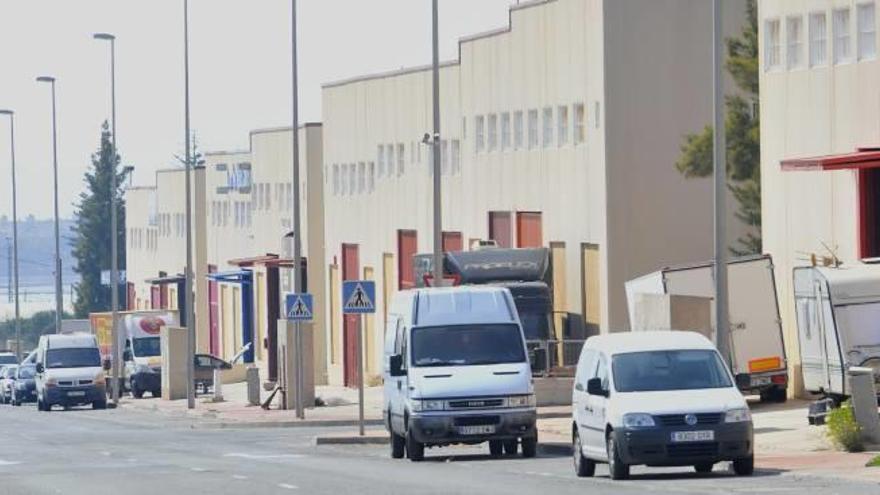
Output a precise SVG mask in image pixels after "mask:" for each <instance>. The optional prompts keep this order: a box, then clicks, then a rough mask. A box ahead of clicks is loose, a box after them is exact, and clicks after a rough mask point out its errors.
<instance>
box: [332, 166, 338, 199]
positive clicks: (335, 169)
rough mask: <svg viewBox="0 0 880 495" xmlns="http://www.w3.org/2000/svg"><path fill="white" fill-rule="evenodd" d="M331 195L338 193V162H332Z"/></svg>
mask: <svg viewBox="0 0 880 495" xmlns="http://www.w3.org/2000/svg"><path fill="white" fill-rule="evenodd" d="M333 195H334V196H338V195H339V164H338V163H334V164H333Z"/></svg>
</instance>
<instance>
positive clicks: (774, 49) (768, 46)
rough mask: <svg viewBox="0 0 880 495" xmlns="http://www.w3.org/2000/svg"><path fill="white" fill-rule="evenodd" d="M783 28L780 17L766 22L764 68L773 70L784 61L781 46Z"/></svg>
mask: <svg viewBox="0 0 880 495" xmlns="http://www.w3.org/2000/svg"><path fill="white" fill-rule="evenodd" d="M780 31H781V29H780V24H779V19H770V20H768V21H766V22H765V23H764V34H765V38H764V40H765V41H764V68H765V70H772V69H776V68H778V67H779V65H780V63H781V62H782V61H781V60H780V59H781V58H782V47H781V46H780V44H781V40H780V36H781V34H782V33H781V32H780Z"/></svg>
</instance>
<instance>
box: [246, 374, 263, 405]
mask: <svg viewBox="0 0 880 495" xmlns="http://www.w3.org/2000/svg"><path fill="white" fill-rule="evenodd" d="M247 396H248V404H250V405H252V406H259V405H260V369H259V368H257V367H256V366H254V367H251V368H248V369H247Z"/></svg>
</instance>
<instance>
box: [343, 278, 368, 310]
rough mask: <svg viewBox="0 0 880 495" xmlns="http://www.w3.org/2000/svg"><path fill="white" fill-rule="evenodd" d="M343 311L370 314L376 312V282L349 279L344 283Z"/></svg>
mask: <svg viewBox="0 0 880 495" xmlns="http://www.w3.org/2000/svg"><path fill="white" fill-rule="evenodd" d="M342 301H343V303H342V312H343V313H344V314H349V315H351V314H370V313H375V312H376V303H375V301H376V283H375V282H373V281H372V280H347V281H345V282H343V283H342Z"/></svg>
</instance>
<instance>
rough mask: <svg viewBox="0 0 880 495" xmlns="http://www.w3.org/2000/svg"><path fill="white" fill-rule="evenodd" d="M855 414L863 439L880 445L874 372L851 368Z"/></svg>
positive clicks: (848, 370)
mask: <svg viewBox="0 0 880 495" xmlns="http://www.w3.org/2000/svg"><path fill="white" fill-rule="evenodd" d="M846 374H847V377H848V379H849V389H850V393H851V397H852V405H853V414H854V415H855V417H856V422H858V424H859V426H860V427H861V428H862V438H863V439H864V440H865V441H866V442H868V443H872V444H877V443H880V417H878V416H877V392H876V388H875V386H874V370H873V369H871V368H861V367H856V366H853V367H850V368H849V369H847V372H846Z"/></svg>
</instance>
